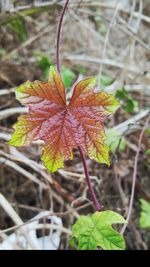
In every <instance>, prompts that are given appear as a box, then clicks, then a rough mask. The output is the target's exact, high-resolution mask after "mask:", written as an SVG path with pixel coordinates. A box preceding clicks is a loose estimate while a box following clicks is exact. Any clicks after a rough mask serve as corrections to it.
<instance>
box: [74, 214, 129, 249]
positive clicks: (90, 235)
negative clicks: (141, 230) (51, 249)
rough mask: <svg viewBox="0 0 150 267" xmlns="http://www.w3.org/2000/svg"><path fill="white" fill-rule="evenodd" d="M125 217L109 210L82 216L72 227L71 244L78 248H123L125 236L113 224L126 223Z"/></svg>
mask: <svg viewBox="0 0 150 267" xmlns="http://www.w3.org/2000/svg"><path fill="white" fill-rule="evenodd" d="M124 223H126V221H125V219H124V218H123V217H122V216H121V215H120V214H118V213H116V212H113V211H110V210H107V211H102V212H95V213H94V214H92V215H90V216H81V217H80V218H79V219H78V220H77V222H76V223H75V224H74V225H73V228H72V238H71V240H70V245H71V246H73V247H77V249H78V250H96V249H97V248H99V247H100V248H103V249H104V250H123V249H125V242H124V238H123V236H122V235H121V234H120V233H118V232H117V231H116V230H114V229H113V228H112V224H124Z"/></svg>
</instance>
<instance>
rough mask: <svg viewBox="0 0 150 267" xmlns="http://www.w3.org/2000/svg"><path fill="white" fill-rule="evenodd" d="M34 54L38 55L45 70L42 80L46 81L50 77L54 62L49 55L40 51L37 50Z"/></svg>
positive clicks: (40, 64) (39, 61)
mask: <svg viewBox="0 0 150 267" xmlns="http://www.w3.org/2000/svg"><path fill="white" fill-rule="evenodd" d="M34 54H35V56H36V59H37V62H38V65H39V67H40V68H41V70H42V72H43V73H42V77H41V80H42V81H46V80H47V79H48V75H49V68H50V66H51V64H52V63H51V60H50V59H49V57H48V55H46V54H44V53H42V52H40V51H36V52H35V53H34Z"/></svg>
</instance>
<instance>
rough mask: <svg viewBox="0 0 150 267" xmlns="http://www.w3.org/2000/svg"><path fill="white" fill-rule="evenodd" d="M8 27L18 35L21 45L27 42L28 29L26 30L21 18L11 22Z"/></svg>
mask: <svg viewBox="0 0 150 267" xmlns="http://www.w3.org/2000/svg"><path fill="white" fill-rule="evenodd" d="M8 27H9V28H10V29H11V30H12V31H14V32H16V33H17V35H18V38H19V40H20V42H21V43H23V42H25V41H26V39H27V33H26V29H25V26H24V23H23V22H22V20H21V19H20V18H16V19H15V20H13V21H11V22H10V23H9V24H8Z"/></svg>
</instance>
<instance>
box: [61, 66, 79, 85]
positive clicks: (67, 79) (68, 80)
mask: <svg viewBox="0 0 150 267" xmlns="http://www.w3.org/2000/svg"><path fill="white" fill-rule="evenodd" d="M61 73H62V79H63V82H64V85H65V88H66V89H70V87H71V86H72V83H73V81H74V79H75V77H76V75H75V74H74V72H73V71H71V70H70V69H68V68H66V67H64V66H63V67H62V70H61Z"/></svg>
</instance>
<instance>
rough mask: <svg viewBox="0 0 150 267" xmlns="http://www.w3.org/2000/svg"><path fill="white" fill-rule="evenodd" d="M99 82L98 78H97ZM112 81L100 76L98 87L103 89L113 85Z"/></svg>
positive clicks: (107, 77) (109, 78) (108, 77)
mask: <svg viewBox="0 0 150 267" xmlns="http://www.w3.org/2000/svg"><path fill="white" fill-rule="evenodd" d="M97 79H98V80H99V77H97ZM113 81H114V79H113V78H112V77H110V76H107V75H101V77H100V87H101V89H104V88H105V87H106V86H109V85H111V84H112V83H113Z"/></svg>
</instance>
